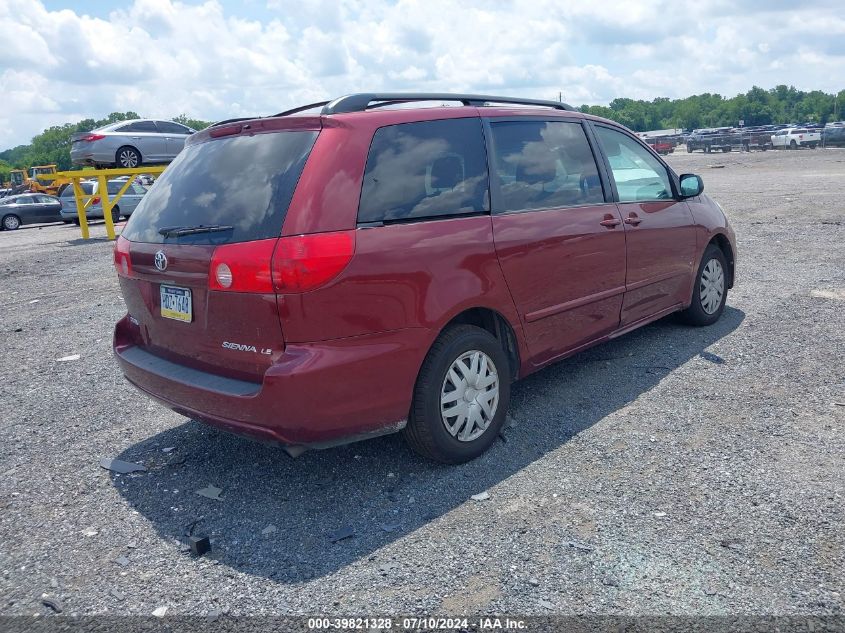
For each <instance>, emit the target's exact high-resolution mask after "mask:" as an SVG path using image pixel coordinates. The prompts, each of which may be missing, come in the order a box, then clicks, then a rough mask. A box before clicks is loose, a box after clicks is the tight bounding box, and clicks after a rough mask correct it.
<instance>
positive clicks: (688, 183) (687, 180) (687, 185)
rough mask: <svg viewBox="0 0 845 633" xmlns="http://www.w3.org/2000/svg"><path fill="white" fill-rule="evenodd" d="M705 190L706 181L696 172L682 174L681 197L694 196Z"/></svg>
mask: <svg viewBox="0 0 845 633" xmlns="http://www.w3.org/2000/svg"><path fill="white" fill-rule="evenodd" d="M703 191H704V181H703V180H701V176H696V175H695V174H683V175H681V197H682V198H694V197H695V196H698V195H701V192H703Z"/></svg>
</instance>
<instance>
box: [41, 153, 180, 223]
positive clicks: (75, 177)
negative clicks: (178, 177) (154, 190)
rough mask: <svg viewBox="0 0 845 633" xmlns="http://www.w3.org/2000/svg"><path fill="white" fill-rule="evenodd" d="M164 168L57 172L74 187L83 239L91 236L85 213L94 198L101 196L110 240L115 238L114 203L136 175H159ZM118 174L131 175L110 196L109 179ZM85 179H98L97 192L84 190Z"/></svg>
mask: <svg viewBox="0 0 845 633" xmlns="http://www.w3.org/2000/svg"><path fill="white" fill-rule="evenodd" d="M164 168H165V165H156V166H150V167H131V168H130V167H127V168H117V169H84V170H79V171H60V172H56V177H57V178H66V179H67V180H68V181H69V182H70V185H69V186H71V187H73V193H74V196H75V197H76V215H77V217H78V218H79V228H80V229H81V231H82V239H86V240H87V239H88V238H89V237H90V233H89V231H88V219H87V217H86V215H85V210H86V209H87V208H88V207H90V206H91V203H92V201H93V200H94V198H100V199H101V201H102V203H103V218H104V219H105V221H106V235H108V237H109V239H110V240H113V239H114V238H115V234H114V222H112V217H111V210H112V208H113V207H114V205H115V204H117V202H118V200H120V197H121V196H122V195H123V194H124V193H126V190H127V189H129V185H130V184H132V180H133V179H134V177H135V176H140V175H142V174H147V175H150V176H158V175H160V174H161V172H163V171H164ZM118 176H129V178H127V179H126V183H125V184H124V185H123V187H121V188H120V190H119V191H118V192H117V193H116V194H114V196H113V197H111V198H109V188H108V182H109V180H114V179H115V178H117V177H118ZM83 180H96V181H97V182H98V183H99V184H98V185H97V193H96V194H91V195H88V194H86V193H85V192H84V191H82V187H80V185H79V183H81V182H82V181H83Z"/></svg>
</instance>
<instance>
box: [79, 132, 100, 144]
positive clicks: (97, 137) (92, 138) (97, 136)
mask: <svg viewBox="0 0 845 633" xmlns="http://www.w3.org/2000/svg"><path fill="white" fill-rule="evenodd" d="M104 138H106V136H105V134H86V135H85V136H83V137H82V138H81V139H79V140H80V141H86V142H87V143H90V142H92V141H99V140H100V139H104Z"/></svg>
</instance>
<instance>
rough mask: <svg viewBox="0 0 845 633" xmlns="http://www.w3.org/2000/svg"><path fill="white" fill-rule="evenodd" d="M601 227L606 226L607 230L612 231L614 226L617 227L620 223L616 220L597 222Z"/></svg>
mask: <svg viewBox="0 0 845 633" xmlns="http://www.w3.org/2000/svg"><path fill="white" fill-rule="evenodd" d="M599 224H601V225H602V226H606V227H607V228H609V229H612V228H613V227H614V226H619V225H620V224H622V222H621V221H620V220H618V219H616V218H607V219H606V220H602V221H601V222H599Z"/></svg>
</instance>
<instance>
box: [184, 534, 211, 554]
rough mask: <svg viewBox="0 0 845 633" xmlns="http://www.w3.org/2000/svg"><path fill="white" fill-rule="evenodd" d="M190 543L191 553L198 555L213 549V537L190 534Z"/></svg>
mask: <svg viewBox="0 0 845 633" xmlns="http://www.w3.org/2000/svg"><path fill="white" fill-rule="evenodd" d="M188 543H189V544H190V546H191V553H192V554H194V555H196V556H202V555H203V554H205V553H207V552H210V551H211V539H209V538H208V537H207V536H190V537H188Z"/></svg>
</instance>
